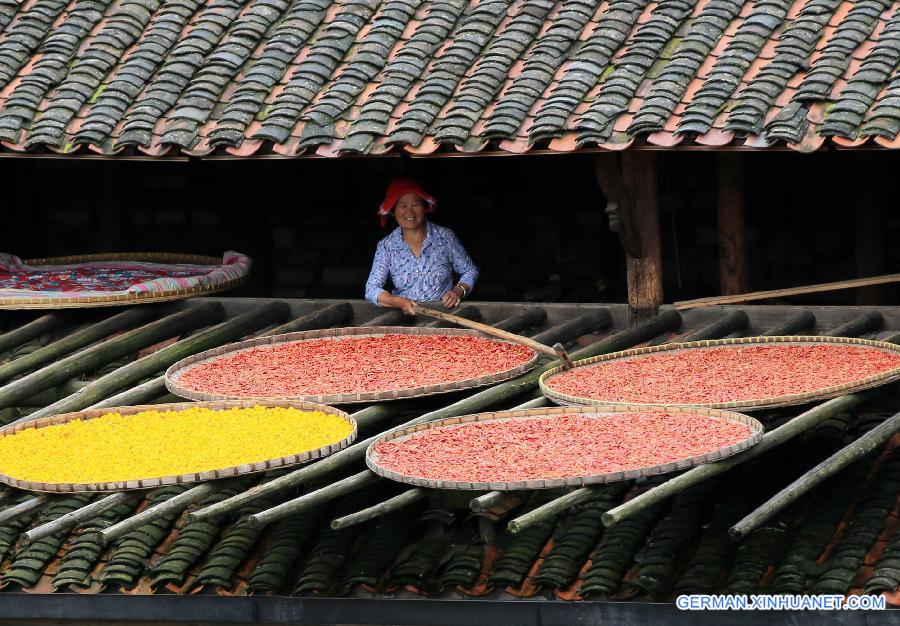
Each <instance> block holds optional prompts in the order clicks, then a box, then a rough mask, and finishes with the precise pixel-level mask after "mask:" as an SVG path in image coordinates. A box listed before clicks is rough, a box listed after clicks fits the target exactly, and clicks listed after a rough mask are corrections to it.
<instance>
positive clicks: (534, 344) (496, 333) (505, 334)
mask: <svg viewBox="0 0 900 626" xmlns="http://www.w3.org/2000/svg"><path fill="white" fill-rule="evenodd" d="M413 310H414V311H415V312H416V314H417V315H427V316H428V317H434V318H437V319H439V320H444V321H446V322H451V323H453V324H456V325H458V326H463V327H465V328H471V329H472V330H477V331H479V332H482V333H484V334H486V335H491V336H493V337H497V338H498V339H505V340H506V341H511V342H513V343H518V344H521V345H523V346H526V347H528V348H531V349H532V350H534V351H535V352H540V353H542V354H545V355H547V356H549V357H551V358H553V357H556V358H559V360H560V361H562V363H563V367H565V368H566V369H571V368H572V359H571V358H569V353H568V352H566V350H565V348H563V347H562V345H561V344H559V343H557V344H555V345H554V346H553V347H552V348H551V347H550V346H545V345H544V344H542V343H540V342H538V341H535V340H534V339H530V338H528V337H523V336H522V335H516V334H515V333H511V332H509V331H506V330H501V329H499V328H495V327H494V326H491V325H490V324H482V323H481V322H475V321H472V320H467V319H465V318H464V317H459V316H457V315H453V314H451V313H444V312H443V311H435V310H433V309H428V308H425V307H423V306H421V305H418V304H413Z"/></svg>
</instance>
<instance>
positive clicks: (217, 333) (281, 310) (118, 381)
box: [13, 301, 288, 424]
mask: <svg viewBox="0 0 900 626" xmlns="http://www.w3.org/2000/svg"><path fill="white" fill-rule="evenodd" d="M287 313H288V305H287V304H285V303H284V302H280V301H275V302H269V303H267V304H265V305H263V306H261V307H259V308H256V309H253V310H251V311H248V312H246V313H242V314H241V315H238V316H236V317H233V318H232V319H230V320H227V321H225V322H222V323H221V324H217V325H216V326H213V327H211V328H207V329H206V330H203V331H201V332H199V333H197V334H195V335H192V336H191V337H188V338H186V339H182V340H181V341H179V342H177V343H174V344H172V345H171V346H167V347H165V348H163V349H162V350H159V351H157V352H154V353H153V354H150V355H147V356H145V357H144V358H142V359H138V360H137V361H133V362H131V363H128V364H127V365H124V366H122V367H120V368H118V369H117V370H115V371H113V372H110V373H109V374H107V375H106V376H102V377H100V378H98V379H97V380H95V381H93V382H92V383H91V384H90V385H88V386H87V387H85V388H84V389H82V390H80V391H78V392H77V393H74V394H72V395H71V396H69V397H67V398H63V399H62V400H60V401H59V402H56V403H54V404H51V405H50V406H47V407H45V408H43V409H41V410H40V411H36V412H34V413H32V414H31V415H28V416H26V417H23V418H22V419H20V420H17V421H16V422H13V423H14V424H18V423H20V422H28V421H31V420H33V419H37V418H38V417H46V416H48V415H56V414H58V413H68V412H71V411H79V410H81V409H84V408H86V407H89V406H91V405H93V404H96V403H98V402H100V401H101V400H104V399H106V398H108V397H109V396H110V395H112V394H113V393H115V392H116V391H118V390H119V389H122V388H123V387H127V386H128V385H130V384H134V383H135V382H137V381H139V380H143V379H145V378H147V377H148V376H152V375H153V374H155V373H157V372H159V371H160V370H164V369H165V368H167V367H168V366H170V365H172V364H173V363H175V362H176V361H179V360H181V359H183V358H184V357H186V356H189V355H191V354H196V353H197V352H200V351H202V350H207V349H209V348H213V347H215V346H219V345H222V344H223V343H228V342H229V341H234V340H236V339H240V338H241V337H243V336H244V335H246V334H249V333H251V332H253V331H254V330H257V329H258V328H261V327H263V326H267V325H268V324H270V323H272V322H273V321H279V320H281V319H284V317H285V316H286V315H287ZM17 382H19V381H17Z"/></svg>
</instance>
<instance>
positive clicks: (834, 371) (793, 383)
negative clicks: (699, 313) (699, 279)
mask: <svg viewBox="0 0 900 626" xmlns="http://www.w3.org/2000/svg"><path fill="white" fill-rule="evenodd" d="M898 379H900V346H897V345H895V344H892V343H886V342H882V341H871V340H867V339H856V338H848V337H815V336H810V337H802V336H796V337H794V336H791V337H743V338H735V339H717V340H709V341H692V342H687V343H676V344H666V345H661V346H654V347H646V348H634V349H631V350H625V351H622V352H615V353H611V354H605V355H602V356H598V357H592V358H589V359H584V360H581V361H577V362H576V363H575V367H574V368H572V369H570V370H563V369H562V368H560V367H557V368H554V369H551V370H549V371H547V372H544V373H543V374H542V375H541V378H540V387H541V390H542V391H543V393H544V395H546V396H547V397H548V398H550V399H551V400H552V401H554V402H556V403H557V404H565V405H591V404H603V405H609V404H628V405H652V404H665V405H670V406H694V407H705V408H718V409H739V410H746V411H750V410H759V409H771V408H777V407H782V406H790V405H796V404H804V403H806V402H813V401H816V400H823V399H826V398H833V397H836V396H839V395H844V394H847V393H853V392H856V391H861V390H863V389H869V388H872V387H877V386H880V385H886V384H888V383H892V382H895V381H897V380H898Z"/></svg>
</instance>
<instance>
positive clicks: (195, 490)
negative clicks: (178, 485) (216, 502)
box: [100, 482, 219, 545]
mask: <svg viewBox="0 0 900 626" xmlns="http://www.w3.org/2000/svg"><path fill="white" fill-rule="evenodd" d="M218 488H219V486H218V484H217V483H215V482H209V483H200V484H199V485H196V486H195V487H191V488H190V489H188V490H187V491H182V492H181V493H179V494H178V495H176V496H173V497H171V498H169V499H168V500H164V501H162V502H160V503H159V504H155V505H153V506H150V507H147V508H146V509H144V510H143V511H141V512H140V513H138V514H136V515H132V516H131V517H129V518H126V519H124V520H122V521H121V522H119V523H117V524H113V525H112V526H110V527H109V528H104V529H103V530H101V531H100V537H101V540H102V541H103V544H104V545H106V544H108V543H110V542H113V541H115V540H117V539H119V538H120V537H122V536H123V535H125V534H127V533H129V532H131V531H132V530H134V529H136V528H140V527H141V526H143V525H144V524H149V523H150V522H152V521H153V520H155V519H158V518H160V517H163V516H165V515H168V514H169V513H174V512H176V511H181V510H182V509H184V508H185V507H186V506H188V505H190V504H193V503H194V502H197V501H199V500H202V499H203V498H205V497H206V496H207V495H209V494H211V493H214V492H215V491H216V490H217V489H218Z"/></svg>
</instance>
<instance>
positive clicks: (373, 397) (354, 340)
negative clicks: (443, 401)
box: [166, 326, 538, 404]
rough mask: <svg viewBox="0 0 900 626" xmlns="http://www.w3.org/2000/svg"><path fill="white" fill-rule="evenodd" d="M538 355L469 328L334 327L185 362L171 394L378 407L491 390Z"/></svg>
mask: <svg viewBox="0 0 900 626" xmlns="http://www.w3.org/2000/svg"><path fill="white" fill-rule="evenodd" d="M537 359H538V353H537V352H535V351H534V350H533V349H532V348H529V347H526V346H522V345H518V344H515V343H512V342H509V341H504V340H501V339H495V338H493V337H489V336H487V335H485V334H483V333H480V332H478V331H474V330H469V329H461V328H415V327H414V328H406V327H393V326H377V327H368V328H359V327H357V328H331V329H324V330H312V331H303V332H297V333H288V334H284V335H274V336H267V337H259V338H256V339H250V340H247V341H241V342H238V343H232V344H230V345H226V346H222V347H219V348H215V349H213V350H207V351H205V352H201V353H199V354H196V355H194V356H191V357H188V358H185V359H182V360H181V361H179V362H177V363H175V364H174V365H172V366H171V367H170V368H169V369H168V371H167V372H166V387H167V388H168V389H169V391H171V392H172V393H174V394H176V395H178V396H181V397H183V398H189V399H191V400H246V399H266V398H281V399H290V400H306V401H308V402H318V403H322V404H345V403H356V402H377V401H381V400H395V399H399V398H411V397H415V396H424V395H431V394H438V393H447V392H451V391H458V390H461V389H469V388H472V387H480V386H484V385H491V384H494V383H497V382H500V381H503V380H507V379H510V378H515V377H516V376H519V375H521V374H524V373H525V372H527V371H529V370H530V369H532V368H533V367H534V366H535V364H536V363H537Z"/></svg>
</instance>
